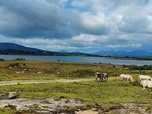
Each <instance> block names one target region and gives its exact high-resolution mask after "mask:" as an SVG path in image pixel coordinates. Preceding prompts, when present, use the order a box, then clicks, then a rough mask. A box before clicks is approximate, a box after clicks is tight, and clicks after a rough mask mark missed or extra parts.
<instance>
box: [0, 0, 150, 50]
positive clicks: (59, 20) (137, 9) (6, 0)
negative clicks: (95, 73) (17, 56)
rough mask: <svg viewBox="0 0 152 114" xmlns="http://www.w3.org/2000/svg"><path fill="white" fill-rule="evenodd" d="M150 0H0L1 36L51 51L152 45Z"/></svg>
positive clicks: (3, 38) (139, 47)
mask: <svg viewBox="0 0 152 114" xmlns="http://www.w3.org/2000/svg"><path fill="white" fill-rule="evenodd" d="M151 7H152V0H0V41H1V42H10V43H17V44H21V45H24V46H29V47H35V48H39V49H44V50H49V51H60V50H66V51H69V52H73V51H74V52H75V51H81V52H87V53H88V52H89V53H90V52H96V51H99V50H128V51H131V50H137V49H142V50H147V51H152V45H151V43H152V10H151Z"/></svg>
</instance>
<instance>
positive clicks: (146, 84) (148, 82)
mask: <svg viewBox="0 0 152 114" xmlns="http://www.w3.org/2000/svg"><path fill="white" fill-rule="evenodd" d="M140 85H141V86H142V87H143V88H142V90H144V89H145V88H146V87H148V88H152V80H141V82H140Z"/></svg>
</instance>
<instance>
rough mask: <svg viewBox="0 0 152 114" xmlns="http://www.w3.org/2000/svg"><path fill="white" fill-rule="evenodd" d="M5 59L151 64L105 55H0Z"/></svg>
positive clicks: (150, 62)
mask: <svg viewBox="0 0 152 114" xmlns="http://www.w3.org/2000/svg"><path fill="white" fill-rule="evenodd" d="M0 58H4V59H5V60H13V59H16V58H25V59H26V60H53V61H58V60H60V61H68V62H87V63H111V64H117V65H152V61H144V60H121V59H113V58H106V57H75V56H24V55H0Z"/></svg>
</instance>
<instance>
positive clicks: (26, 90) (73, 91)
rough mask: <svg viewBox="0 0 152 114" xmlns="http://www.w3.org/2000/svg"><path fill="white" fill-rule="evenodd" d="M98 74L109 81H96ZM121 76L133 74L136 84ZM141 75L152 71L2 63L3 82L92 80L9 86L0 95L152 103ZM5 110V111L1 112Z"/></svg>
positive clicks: (0, 75)
mask: <svg viewBox="0 0 152 114" xmlns="http://www.w3.org/2000/svg"><path fill="white" fill-rule="evenodd" d="M95 72H106V73H108V75H109V80H108V81H105V82H96V81H95ZM121 73H124V74H125V73H127V74H131V75H132V76H133V78H134V80H135V81H134V82H133V83H131V82H127V83H126V82H124V81H120V80H118V77H119V75H120V74H121ZM138 74H146V75H150V76H152V75H151V74H152V70H131V69H130V67H129V66H126V65H112V64H99V63H94V64H93V63H72V62H64V61H27V60H23V61H16V60H7V61H0V80H1V81H10V80H54V79H81V78H87V79H88V78H90V79H93V80H92V81H86V82H73V83H71V82H69V83H64V82H53V83H43V84H26V85H23V84H18V85H7V86H3V87H1V88H0V93H8V92H10V91H16V92H18V93H19V96H20V97H24V98H31V99H42V98H48V97H55V98H56V97H57V98H60V97H70V98H78V99H82V100H84V101H85V102H86V103H89V104H92V103H98V104H104V103H105V104H106V103H121V102H140V103H141V102H143V103H152V91H151V90H150V89H147V88H146V90H145V91H142V89H141V86H140V85H139V80H138ZM1 111H2V110H1Z"/></svg>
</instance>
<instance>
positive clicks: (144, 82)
mask: <svg viewBox="0 0 152 114" xmlns="http://www.w3.org/2000/svg"><path fill="white" fill-rule="evenodd" d="M95 76H96V81H98V80H100V81H106V80H108V74H107V73H101V72H96V73H95ZM138 78H139V81H140V85H141V86H142V90H145V88H146V87H148V88H152V77H150V76H148V75H139V76H138ZM119 79H120V80H126V81H131V82H134V79H133V77H132V76H131V75H130V74H120V77H119Z"/></svg>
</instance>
